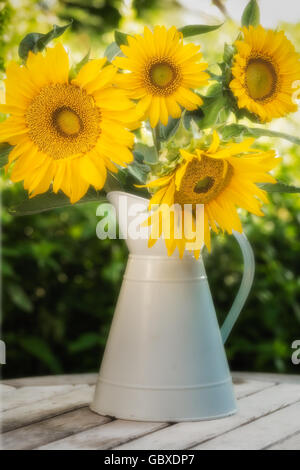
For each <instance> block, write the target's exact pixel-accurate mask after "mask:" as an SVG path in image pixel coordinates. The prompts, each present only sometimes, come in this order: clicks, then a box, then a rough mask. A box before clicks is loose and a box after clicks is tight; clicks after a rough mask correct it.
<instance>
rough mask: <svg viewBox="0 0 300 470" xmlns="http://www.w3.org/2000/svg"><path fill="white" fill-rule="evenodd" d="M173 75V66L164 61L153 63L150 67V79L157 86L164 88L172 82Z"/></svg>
mask: <svg viewBox="0 0 300 470" xmlns="http://www.w3.org/2000/svg"><path fill="white" fill-rule="evenodd" d="M174 76H175V70H174V68H173V67H172V66H171V65H170V64H168V63H166V62H162V63H158V64H153V65H152V67H151V68H150V78H151V81H152V83H153V84H154V85H155V86H157V87H161V88H165V87H166V86H168V85H169V84H170V83H171V82H172V80H173V79H174Z"/></svg>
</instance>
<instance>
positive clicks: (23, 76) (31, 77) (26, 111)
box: [0, 44, 137, 203]
mask: <svg viewBox="0 0 300 470" xmlns="http://www.w3.org/2000/svg"><path fill="white" fill-rule="evenodd" d="M105 62H106V59H99V60H91V61H89V62H88V63H87V64H85V65H84V66H83V67H82V68H81V70H80V71H79V73H78V75H77V76H76V78H74V79H73V80H71V81H70V80H69V62H68V55H67V53H66V51H65V50H64V48H63V46H62V45H61V44H57V45H56V46H55V47H54V48H49V49H47V51H46V54H45V55H43V54H42V53H38V54H33V53H32V52H30V53H29V56H28V59H27V62H26V65H25V66H19V65H18V64H16V63H15V62H12V63H10V64H9V65H8V68H7V70H6V76H7V78H6V104H4V105H0V111H2V112H4V113H7V114H10V117H9V118H8V119H7V120H6V121H5V122H3V123H1V124H0V142H8V143H10V144H11V145H13V146H14V148H13V150H12V151H11V152H10V154H9V162H8V166H10V164H11V163H12V162H15V163H14V166H13V170H12V173H11V179H12V181H14V182H17V181H22V180H24V188H25V189H27V190H28V192H29V195H30V196H31V197H32V196H35V195H37V194H40V193H43V192H45V191H47V190H48V188H49V186H50V184H51V183H52V182H53V191H54V192H57V191H58V190H59V189H61V190H62V191H63V192H64V193H65V194H66V195H68V196H69V197H70V199H71V202H72V203H74V202H76V201H78V200H79V199H80V198H81V197H82V196H83V195H84V194H85V193H86V191H87V190H88V188H89V185H92V186H94V188H96V189H97V190H98V189H101V188H102V187H103V185H104V183H105V180H106V174H107V169H109V170H111V171H116V167H115V165H121V166H124V165H126V164H127V163H129V162H131V161H132V159H133V157H132V153H131V151H130V150H129V149H130V147H132V145H133V140H134V136H133V134H132V133H130V132H129V131H128V130H127V128H130V127H131V126H134V121H136V120H137V117H136V116H137V115H136V112H135V109H134V104H133V102H131V101H130V100H129V99H128V97H127V96H126V95H125V92H124V91H122V90H120V89H117V88H116V87H115V86H113V85H112V82H113V81H114V79H115V76H116V74H117V69H116V68H115V67H114V66H112V65H109V66H107V67H104V68H103V66H104V64H105ZM116 136H117V138H116Z"/></svg>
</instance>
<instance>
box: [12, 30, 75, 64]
mask: <svg viewBox="0 0 300 470" xmlns="http://www.w3.org/2000/svg"><path fill="white" fill-rule="evenodd" d="M71 24H72V21H71V22H70V23H69V24H66V25H65V26H57V25H56V24H54V25H53V29H51V31H49V32H48V33H46V34H42V33H29V34H27V35H26V36H25V37H24V38H23V39H22V41H21V42H20V45H19V56H20V58H21V59H23V60H26V59H27V56H28V53H29V51H32V52H34V53H35V54H36V53H37V52H41V51H42V50H43V49H45V47H46V46H47V44H48V43H49V42H51V41H52V40H53V39H55V38H58V37H59V36H61V35H62V34H63V33H64V32H65V31H66V29H67V28H69V27H70V26H71Z"/></svg>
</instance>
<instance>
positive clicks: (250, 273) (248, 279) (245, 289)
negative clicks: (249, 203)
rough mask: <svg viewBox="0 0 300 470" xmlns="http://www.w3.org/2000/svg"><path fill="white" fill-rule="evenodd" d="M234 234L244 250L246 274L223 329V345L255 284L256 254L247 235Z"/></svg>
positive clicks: (244, 273) (234, 232)
mask: <svg viewBox="0 0 300 470" xmlns="http://www.w3.org/2000/svg"><path fill="white" fill-rule="evenodd" d="M232 233H233V235H234V237H235V239H236V240H237V242H238V244H239V245H240V248H241V250H242V254H243V259H244V272H243V277H242V282H241V285H240V288H239V290H238V293H237V295H236V297H235V299H234V302H233V304H232V307H231V309H230V310H229V313H228V315H227V317H226V319H225V321H224V323H223V325H222V327H221V336H222V340H223V344H224V343H225V342H226V340H227V338H228V336H229V335H230V333H231V330H232V328H233V326H234V324H235V322H236V321H237V319H238V317H239V315H240V313H241V310H242V308H243V306H244V304H245V302H246V300H247V297H248V295H249V292H250V289H251V287H252V284H253V280H254V271H255V260H254V254H253V251H252V248H251V245H250V243H249V241H248V239H247V237H246V235H245V234H244V233H239V232H236V231H235V230H233V232H232Z"/></svg>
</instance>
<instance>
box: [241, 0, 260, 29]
mask: <svg viewBox="0 0 300 470" xmlns="http://www.w3.org/2000/svg"><path fill="white" fill-rule="evenodd" d="M259 23H260V12H259V6H258V4H257V1H256V0H250V2H249V3H248V4H247V6H246V8H245V10H244V12H243V15H242V26H251V25H252V26H258V25H259Z"/></svg>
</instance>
